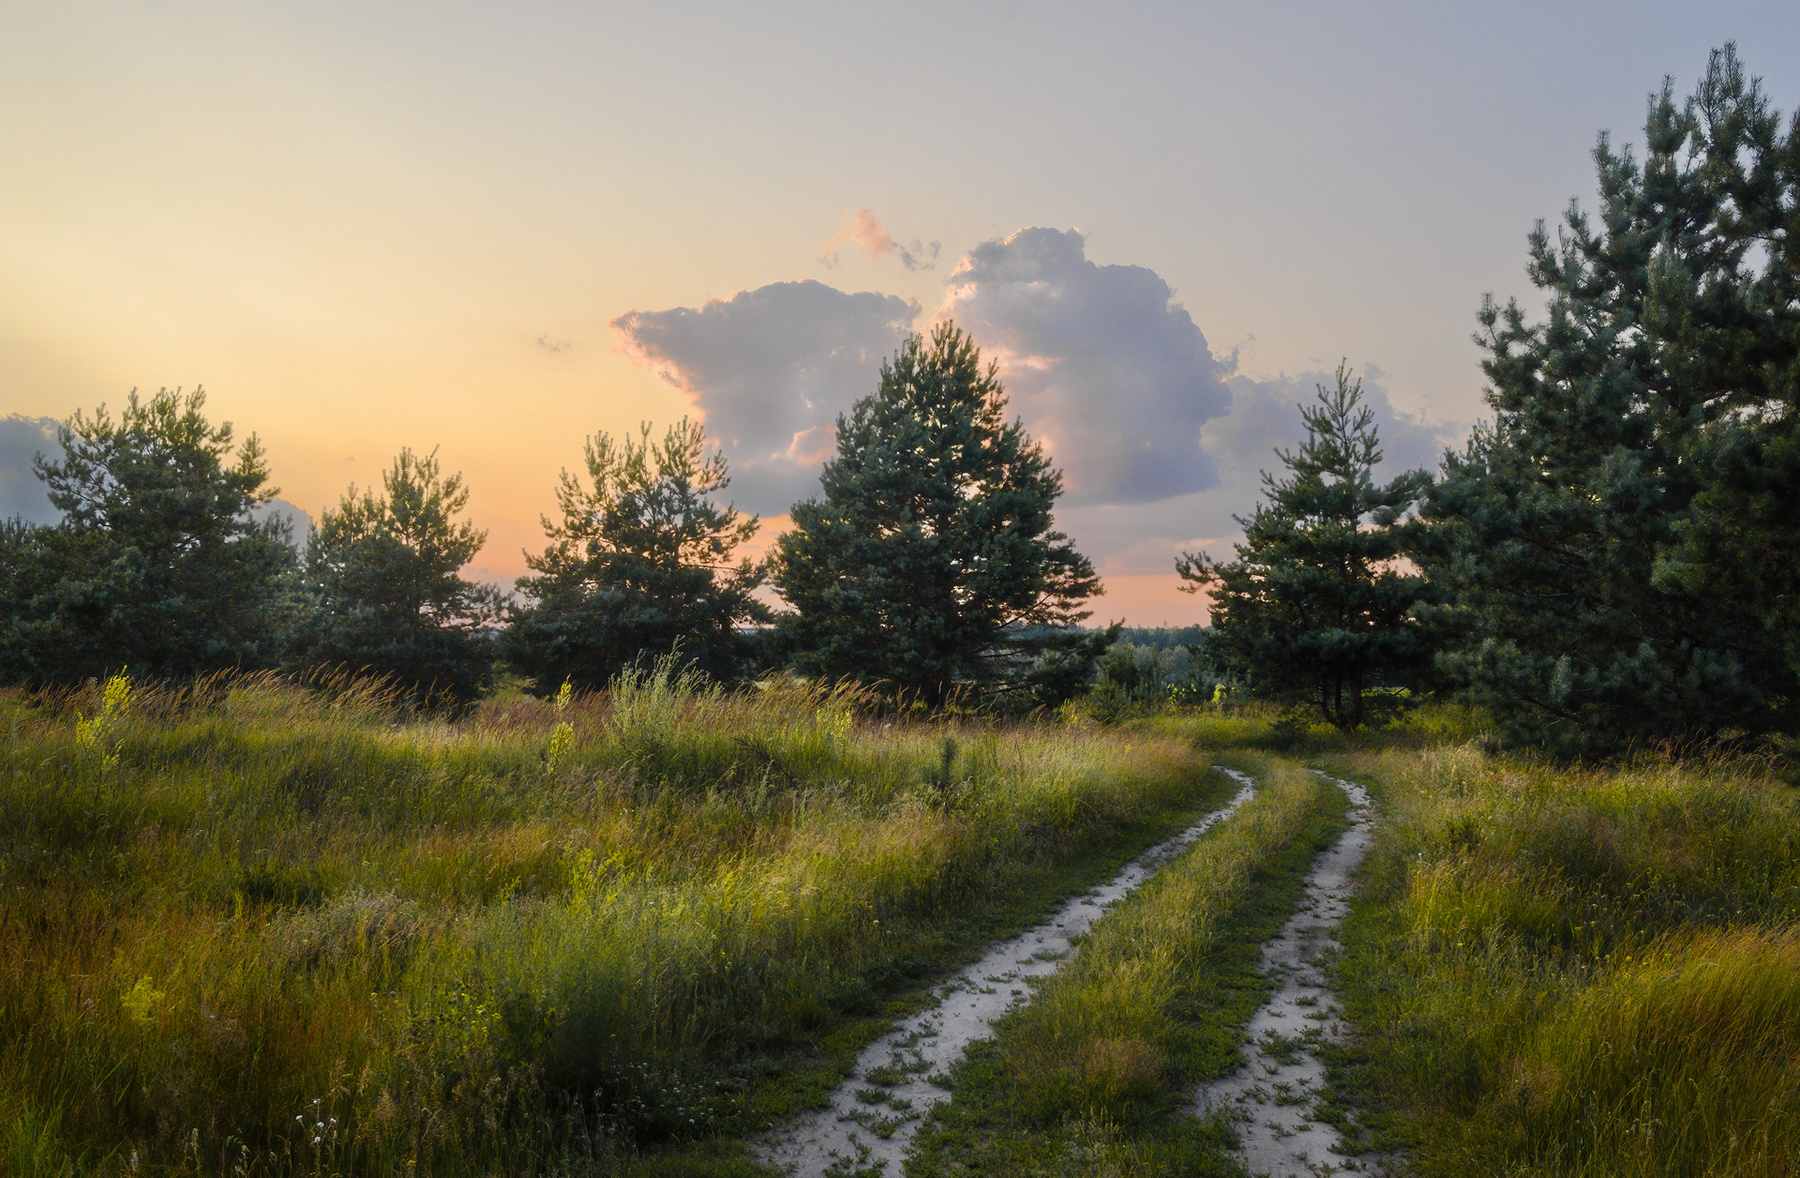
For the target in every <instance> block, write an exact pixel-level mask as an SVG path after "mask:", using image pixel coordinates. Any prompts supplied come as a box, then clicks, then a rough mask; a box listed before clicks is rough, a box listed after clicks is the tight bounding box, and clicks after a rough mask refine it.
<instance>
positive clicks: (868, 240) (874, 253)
mask: <svg viewBox="0 0 1800 1178" xmlns="http://www.w3.org/2000/svg"><path fill="white" fill-rule="evenodd" d="M845 241H847V242H849V243H850V244H852V245H854V246H855V247H856V248H857V249H859V250H861V251H862V252H863V253H865V254H868V255H869V257H871V258H874V259H875V260H877V261H880V260H881V258H882V257H883V256H884V255H886V254H893V255H894V256H895V257H897V258H899V259H900V264H901V265H902V266H905V267H906V268H907V269H908V270H930V269H933V268H934V267H935V266H936V265H937V256H938V250H940V249H941V248H942V247H943V243H942V242H936V241H933V242H922V241H918V240H914V241H911V242H909V243H907V244H905V245H902V244H900V243H899V242H897V241H895V240H894V239H893V237H892V235H890V234H889V233H888V231H887V230H886V229H883V228H882V227H881V222H880V221H878V220H876V219H875V210H874V209H863V210H862V211H861V212H859V213H855V214H852V215H851V217H850V218H849V219H848V220H846V221H845V222H844V227H843V228H842V229H839V230H838V231H837V232H836V233H834V234H833V235H832V236H831V238H830V240H828V241H827V242H826V243H825V244H824V245H823V246H821V247H820V249H819V264H820V265H822V266H824V267H825V268H826V269H827V270H835V269H836V268H837V265H838V255H837V247H838V244H839V243H840V242H845Z"/></svg>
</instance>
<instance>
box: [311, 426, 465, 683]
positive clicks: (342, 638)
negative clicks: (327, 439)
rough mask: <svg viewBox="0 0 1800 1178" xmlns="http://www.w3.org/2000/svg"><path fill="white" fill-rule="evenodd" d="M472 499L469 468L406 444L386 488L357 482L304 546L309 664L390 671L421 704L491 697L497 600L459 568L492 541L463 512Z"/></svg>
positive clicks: (384, 482)
mask: <svg viewBox="0 0 1800 1178" xmlns="http://www.w3.org/2000/svg"><path fill="white" fill-rule="evenodd" d="M468 504H469V488H468V487H467V486H466V485H465V484H464V483H463V479H462V475H461V474H460V473H458V474H449V475H446V474H445V473H444V472H443V469H442V467H441V466H440V465H439V462H438V457H437V451H436V450H433V451H432V452H431V453H429V454H424V455H420V454H415V453H413V452H412V450H410V449H402V450H401V451H400V453H399V454H398V455H397V456H396V457H395V458H394V462H393V465H392V466H390V467H389V468H388V469H387V471H386V472H384V473H383V474H382V476H381V491H380V493H379V494H377V493H376V492H375V491H374V489H372V488H371V489H366V490H364V491H362V492H361V493H360V494H359V493H358V491H357V489H356V486H355V485H354V484H352V485H351V487H350V489H349V490H348V491H346V492H345V493H344V496H343V498H342V499H341V500H340V501H339V503H338V506H337V508H336V509H335V510H330V509H328V510H326V511H325V512H324V513H323V514H322V515H321V516H320V518H319V525H318V527H317V528H315V529H314V531H313V534H312V536H311V537H310V538H309V540H308V543H307V548H306V581H307V586H308V588H309V589H310V590H311V593H312V604H313V612H312V613H311V614H310V615H309V616H308V618H307V619H306V621H305V623H304V624H303V626H302V627H301V635H300V642H299V646H300V658H301V661H303V662H307V663H311V664H326V665H331V664H340V663H341V664H344V665H346V666H348V667H350V668H353V669H357V670H366V671H371V672H374V673H376V674H379V675H385V676H388V677H389V678H390V679H391V680H392V682H393V683H394V685H395V686H396V687H397V688H399V689H400V690H402V691H404V692H406V693H407V694H409V695H411V696H413V697H414V698H416V699H419V700H433V699H435V700H439V701H449V702H452V703H466V702H467V701H469V700H471V699H473V698H475V697H476V696H478V695H480V694H481V693H482V692H484V691H485V690H486V689H487V687H488V686H489V684H490V682H491V681H492V678H493V667H494V646H495V643H494V638H493V632H492V627H493V625H494V623H495V621H496V620H497V619H498V617H499V613H500V601H499V595H498V593H497V592H496V591H495V590H494V589H493V588H492V587H490V586H487V585H483V584H481V583H479V582H475V581H469V580H466V579H464V578H463V577H462V576H461V575H460V572H461V569H462V568H463V566H464V565H466V564H468V563H469V562H470V561H472V560H473V559H474V558H475V554H476V553H477V552H478V551H480V549H481V546H482V545H483V544H485V543H486V542H487V533H486V532H485V531H483V530H481V529H480V528H477V527H476V526H475V525H474V524H473V523H472V522H470V521H469V520H466V519H463V520H459V519H458V518H457V517H458V516H460V515H461V514H462V513H463V512H464V511H465V510H466V509H467V507H468Z"/></svg>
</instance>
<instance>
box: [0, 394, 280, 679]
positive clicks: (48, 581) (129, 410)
mask: <svg viewBox="0 0 1800 1178" xmlns="http://www.w3.org/2000/svg"><path fill="white" fill-rule="evenodd" d="M205 404H206V394H205V393H203V392H202V391H201V390H199V389H195V390H194V391H193V392H191V393H187V394H185V395H183V394H182V393H180V392H179V391H175V392H171V391H170V390H168V389H163V390H160V391H159V392H157V394H156V395H155V396H153V397H151V398H149V399H148V400H142V399H140V398H139V397H138V395H137V392H136V391H135V390H134V391H133V392H132V393H131V395H130V396H129V397H128V398H127V399H126V402H125V408H124V410H123V412H121V413H120V414H119V416H118V417H117V418H114V417H113V416H112V415H111V414H110V413H108V412H107V409H106V406H104V405H102V406H100V407H99V409H97V410H96V411H95V412H94V413H93V414H92V415H91V416H89V415H86V414H83V413H79V412H78V413H76V414H75V415H74V416H73V417H71V418H70V419H69V420H68V422H67V424H65V425H64V426H63V427H62V428H61V430H60V431H59V432H58V440H59V441H60V443H61V446H62V457H61V458H60V459H57V460H51V459H49V458H46V457H44V456H43V455H39V456H38V457H37V458H36V459H35V460H34V463H33V466H34V469H35V470H36V472H37V476H38V478H40V479H42V480H43V482H44V484H45V488H46V492H47V494H48V496H49V499H50V502H51V504H52V506H54V507H55V508H56V509H57V510H58V511H60V512H62V513H63V518H62V522H61V523H59V524H57V525H56V526H54V527H45V528H28V527H24V526H22V525H13V526H11V527H9V528H8V529H7V533H6V535H5V536H4V538H0V560H4V561H5V562H6V566H7V567H6V568H5V569H4V570H0V592H4V593H5V595H6V597H7V598H9V599H10V600H9V601H8V602H7V613H6V616H5V617H4V618H3V619H0V677H3V678H5V679H7V680H11V681H15V682H57V683H71V682H79V681H80V680H82V679H87V678H90V677H94V676H99V675H105V674H106V673H108V672H109V671H116V670H118V669H119V668H121V667H126V666H128V667H130V669H131V672H132V674H134V675H154V676H167V677H185V676H190V675H196V674H202V673H205V672H209V671H218V670H226V669H252V668H264V667H272V666H274V665H275V664H276V661H277V660H278V659H279V657H280V654H281V649H282V643H283V641H284V638H285V632H286V627H287V625H288V623H289V621H290V618H291V614H292V608H293V593H292V588H293V586H292V573H293V570H294V553H293V549H292V548H291V547H290V545H289V543H288V541H289V538H290V537H289V533H288V529H287V525H286V524H285V523H282V522H279V521H277V520H268V521H265V522H261V523H258V522H256V521H255V520H253V519H252V518H251V514H250V513H251V509H252V508H253V507H256V506H257V505H259V504H261V503H264V502H266V501H268V500H269V499H270V498H272V497H273V496H274V495H275V488H273V487H270V486H268V485H267V482H268V477H269V468H268V461H267V458H266V456H265V455H264V453H263V449H262V444H261V443H260V442H259V441H258V440H257V438H256V435H255V434H251V435H250V436H249V437H248V438H246V439H244V442H243V444H242V445H236V444H234V442H233V441H232V427H231V423H230V422H226V423H224V424H223V425H218V426H214V425H213V424H212V423H211V422H209V421H207V419H206V414H205V412H204V408H205ZM234 451H235V453H234Z"/></svg>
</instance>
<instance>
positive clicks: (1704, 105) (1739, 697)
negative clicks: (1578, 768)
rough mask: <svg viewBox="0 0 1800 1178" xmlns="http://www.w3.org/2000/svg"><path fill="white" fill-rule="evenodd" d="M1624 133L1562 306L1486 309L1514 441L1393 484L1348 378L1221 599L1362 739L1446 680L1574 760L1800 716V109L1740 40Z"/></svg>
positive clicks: (1230, 626)
mask: <svg viewBox="0 0 1800 1178" xmlns="http://www.w3.org/2000/svg"><path fill="white" fill-rule="evenodd" d="M1646 141H1647V147H1646V154H1645V158H1644V160H1643V162H1642V163H1641V164H1640V163H1639V162H1638V161H1637V160H1636V159H1635V158H1634V156H1633V154H1632V153H1631V152H1630V151H1628V150H1627V151H1616V150H1614V149H1613V147H1612V145H1611V144H1610V142H1609V141H1608V139H1607V138H1606V137H1605V136H1602V137H1601V139H1600V141H1599V145H1598V146H1597V147H1596V149H1595V152H1594V159H1595V163H1596V165H1597V168H1598V171H1599V187H1600V215H1599V218H1598V222H1597V224H1596V222H1595V221H1594V220H1591V219H1590V218H1589V217H1588V216H1587V215H1586V214H1584V213H1583V212H1582V211H1581V209H1580V208H1579V207H1578V206H1575V205H1571V207H1570V209H1569V210H1568V212H1567V214H1566V215H1565V217H1564V220H1563V224H1562V226H1561V228H1560V229H1559V231H1558V233H1557V234H1556V237H1555V239H1554V240H1552V238H1551V236H1550V234H1549V233H1548V232H1547V230H1546V229H1545V227H1544V225H1543V224H1542V223H1541V222H1540V223H1539V225H1538V227H1537V229H1536V231H1535V232H1534V233H1533V234H1532V236H1531V241H1530V267H1529V273H1530V276H1531V280H1532V282H1533V283H1534V284H1535V285H1536V286H1537V287H1538V288H1539V289H1540V290H1542V291H1543V292H1544V294H1545V296H1546V303H1547V314H1546V316H1545V317H1544V318H1543V319H1542V320H1538V321H1532V320H1530V319H1529V318H1528V316H1527V315H1526V313H1525V311H1524V310H1523V309H1522V308H1521V307H1519V306H1518V305H1517V303H1509V304H1507V305H1506V306H1505V307H1500V306H1497V305H1495V304H1494V303H1493V302H1492V301H1491V300H1490V301H1488V302H1487V303H1486V304H1485V305H1484V306H1483V308H1482V311H1481V316H1480V323H1481V328H1482V330H1481V333H1480V334H1479V335H1478V336H1477V337H1476V342H1477V343H1478V344H1479V345H1480V346H1481V348H1482V349H1483V351H1484V352H1485V353H1486V357H1485V359H1484V360H1483V364H1482V368H1483V371H1484V372H1485V373H1486V374H1487V377H1488V380H1489V389H1488V393H1487V400H1488V404H1489V406H1490V407H1491V409H1492V410H1493V413H1494V419H1493V421H1492V422H1491V423H1489V424H1487V425H1484V426H1483V427H1481V428H1480V429H1478V430H1476V432H1475V434H1474V436H1473V438H1472V439H1471V440H1470V441H1469V443H1468V445H1467V447H1466V448H1465V449H1464V450H1463V451H1462V452H1461V453H1460V454H1458V453H1452V454H1448V455H1446V457H1445V462H1444V466H1443V470H1442V472H1441V477H1440V478H1438V479H1437V480H1435V481H1434V480H1432V479H1430V478H1428V477H1426V476H1425V475H1424V474H1423V473H1422V472H1415V473H1412V474H1408V475H1403V476H1401V477H1400V478H1399V479H1397V480H1395V481H1394V482H1392V483H1390V484H1388V485H1387V486H1385V487H1378V486H1376V485H1375V484H1374V482H1373V481H1372V479H1371V477H1370V471H1371V468H1372V467H1373V466H1374V464H1375V462H1376V460H1377V458H1378V455H1379V450H1378V443H1377V439H1376V437H1375V434H1374V431H1373V429H1372V428H1371V425H1370V417H1369V415H1368V413H1367V412H1366V410H1365V409H1363V408H1361V407H1360V405H1359V399H1360V390H1359V387H1358V386H1357V385H1355V384H1354V383H1352V382H1350V381H1349V380H1348V379H1347V377H1346V375H1345V373H1343V372H1342V371H1341V370H1340V372H1339V376H1338V382H1337V388H1336V389H1334V390H1325V389H1321V390H1320V403H1319V405H1318V406H1317V407H1315V408H1313V409H1311V410H1309V411H1307V415H1306V421H1307V427H1308V433H1309V438H1308V441H1307V443H1306V444H1305V445H1304V446H1302V447H1301V448H1300V450H1299V451H1298V452H1297V453H1295V454H1292V455H1288V454H1284V455H1282V458H1283V459H1284V461H1285V463H1286V465H1287V467H1288V476H1287V477H1286V478H1282V479H1276V478H1269V479H1268V501H1267V503H1266V504H1264V505H1263V506H1261V507H1259V508H1258V509H1257V510H1256V512H1255V513H1254V514H1253V515H1252V516H1251V517H1250V518H1249V519H1247V520H1244V521H1242V522H1243V523H1244V525H1245V529H1246V540H1245V542H1244V544H1242V545H1240V546H1239V548H1238V551H1237V556H1236V559H1234V560H1232V561H1228V562H1218V561H1214V560H1212V559H1210V558H1209V557H1207V556H1206V555H1205V554H1204V553H1202V554H1197V555H1190V556H1188V557H1185V558H1183V560H1182V561H1181V563H1180V565H1179V570H1180V572H1181V573H1182V575H1183V576H1185V577H1187V578H1189V579H1190V580H1191V581H1192V582H1193V583H1194V585H1193V587H1194V588H1201V587H1204V588H1208V589H1210V590H1211V591H1212V592H1213V593H1214V594H1215V613H1214V621H1215V626H1214V632H1213V635H1212V644H1211V645H1212V648H1213V649H1214V650H1215V652H1216V653H1217V655H1218V657H1219V658H1220V659H1221V660H1223V661H1224V662H1225V663H1227V664H1229V665H1232V666H1234V667H1236V668H1237V669H1239V670H1240V671H1242V672H1243V673H1245V674H1248V675H1251V676H1253V677H1254V678H1255V679H1256V680H1257V681H1258V683H1259V685H1260V687H1261V688H1262V689H1263V690H1264V691H1265V692H1267V693H1269V694H1273V695H1277V696H1280V697H1284V698H1287V699H1289V700H1290V701H1292V702H1296V703H1306V704H1308V705H1310V706H1314V707H1316V708H1318V709H1319V710H1320V711H1321V712H1322V713H1323V714H1324V715H1325V716H1326V717H1327V718H1329V719H1331V720H1332V721H1334V722H1336V723H1339V724H1342V725H1345V726H1352V725H1354V724H1355V723H1357V722H1359V721H1360V720H1361V719H1362V718H1363V716H1364V713H1365V710H1366V709H1368V708H1369V707H1371V706H1380V705H1383V704H1387V705H1392V704H1394V703H1396V702H1397V701H1398V700H1400V699H1401V698H1403V697H1402V696H1401V695H1399V694H1398V693H1396V692H1392V691H1384V690H1383V688H1384V686H1399V685H1410V686H1411V687H1412V688H1414V689H1417V688H1418V687H1420V686H1428V685H1439V686H1451V687H1455V688H1457V689H1460V690H1461V691H1462V692H1463V693H1464V694H1465V695H1466V697H1467V698H1469V699H1470V700H1472V701H1474V702H1476V703H1479V704H1481V705H1484V706H1485V707H1486V708H1487V709H1488V710H1489V712H1490V713H1491V714H1492V715H1493V716H1494V717H1495V718H1496V719H1497V720H1498V721H1499V723H1500V724H1501V726H1502V728H1503V731H1504V734H1505V736H1506V738H1507V739H1508V740H1509V741H1511V742H1513V743H1519V744H1531V745H1537V746H1542V747H1547V748H1550V749H1552V750H1554V751H1556V752H1558V753H1560V754H1564V755H1576V756H1581V755H1604V754H1611V753H1616V752H1618V751H1620V750H1622V749H1626V748H1630V747H1633V746H1641V745H1645V744H1651V743H1656V742H1662V741H1668V740H1678V741H1680V740H1691V739H1710V738H1714V737H1717V736H1720V735H1730V734H1734V733H1738V734H1753V735H1754V734H1767V733H1788V734H1792V733H1794V732H1795V731H1796V723H1797V722H1800V592H1797V591H1800V584H1797V583H1796V580H1797V577H1800V560H1797V559H1796V553H1800V258H1797V256H1796V246H1795V242H1796V238H1797V236H1800V119H1797V120H1796V121H1795V122H1791V123H1790V124H1789V125H1788V127H1787V128H1786V130H1785V131H1784V129H1783V125H1782V120H1781V118H1780V116H1779V114H1778V113H1777V112H1775V111H1774V110H1773V109H1771V107H1770V106H1769V103H1768V101H1767V99H1766V97H1765V96H1764V95H1763V93H1762V92H1761V89H1760V86H1759V85H1758V84H1757V83H1756V82H1754V81H1747V80H1746V79H1745V77H1744V74H1743V70H1742V67H1741V65H1740V64H1739V62H1738V59H1737V55H1736V52H1735V50H1734V49H1733V48H1732V47H1730V46H1727V47H1726V48H1724V49H1722V50H1719V51H1717V52H1715V53H1714V54H1713V56H1712V60H1711V62H1710V63H1709V67H1708V70H1707V73H1706V77H1705V78H1704V80H1703V81H1702V82H1701V84H1700V86H1699V87H1698V89H1697V90H1696V91H1695V92H1694V94H1693V95H1692V96H1691V97H1690V98H1689V99H1688V100H1687V101H1686V102H1685V103H1680V104H1678V103H1677V102H1676V100H1675V98H1674V92H1673V86H1672V83H1665V84H1664V86H1663V88H1662V90H1661V92H1660V93H1659V94H1656V95H1653V96H1652V99H1651V103H1650V111H1649V118H1648V121H1647V125H1646Z"/></svg>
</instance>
